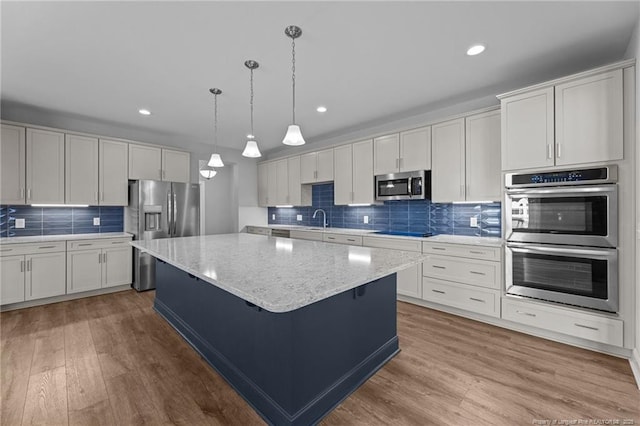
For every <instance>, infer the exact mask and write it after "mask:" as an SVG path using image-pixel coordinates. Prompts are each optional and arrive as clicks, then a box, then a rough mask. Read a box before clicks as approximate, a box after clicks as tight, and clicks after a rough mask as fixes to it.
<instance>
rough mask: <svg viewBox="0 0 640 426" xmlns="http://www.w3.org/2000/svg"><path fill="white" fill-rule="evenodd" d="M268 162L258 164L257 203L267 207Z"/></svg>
mask: <svg viewBox="0 0 640 426" xmlns="http://www.w3.org/2000/svg"><path fill="white" fill-rule="evenodd" d="M268 164H269V163H260V164H258V205H259V206H261V207H267V206H268V205H269V174H268Z"/></svg>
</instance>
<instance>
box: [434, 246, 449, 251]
mask: <svg viewBox="0 0 640 426" xmlns="http://www.w3.org/2000/svg"><path fill="white" fill-rule="evenodd" d="M431 250H442V251H447V249H446V248H444V247H431Z"/></svg>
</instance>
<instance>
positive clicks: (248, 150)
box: [242, 141, 262, 158]
mask: <svg viewBox="0 0 640 426" xmlns="http://www.w3.org/2000/svg"><path fill="white" fill-rule="evenodd" d="M242 156H243V157H249V158H258V157H262V154H261V153H260V149H258V143H257V142H256V141H247V144H246V145H245V147H244V151H242Z"/></svg>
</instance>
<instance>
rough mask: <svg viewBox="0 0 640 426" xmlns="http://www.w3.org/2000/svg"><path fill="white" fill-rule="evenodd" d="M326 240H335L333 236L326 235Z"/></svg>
mask: <svg viewBox="0 0 640 426" xmlns="http://www.w3.org/2000/svg"><path fill="white" fill-rule="evenodd" d="M327 240H335V237H327Z"/></svg>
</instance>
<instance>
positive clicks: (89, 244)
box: [78, 243, 93, 247]
mask: <svg viewBox="0 0 640 426" xmlns="http://www.w3.org/2000/svg"><path fill="white" fill-rule="evenodd" d="M92 245H93V243H80V244H78V247H81V246H92Z"/></svg>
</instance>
